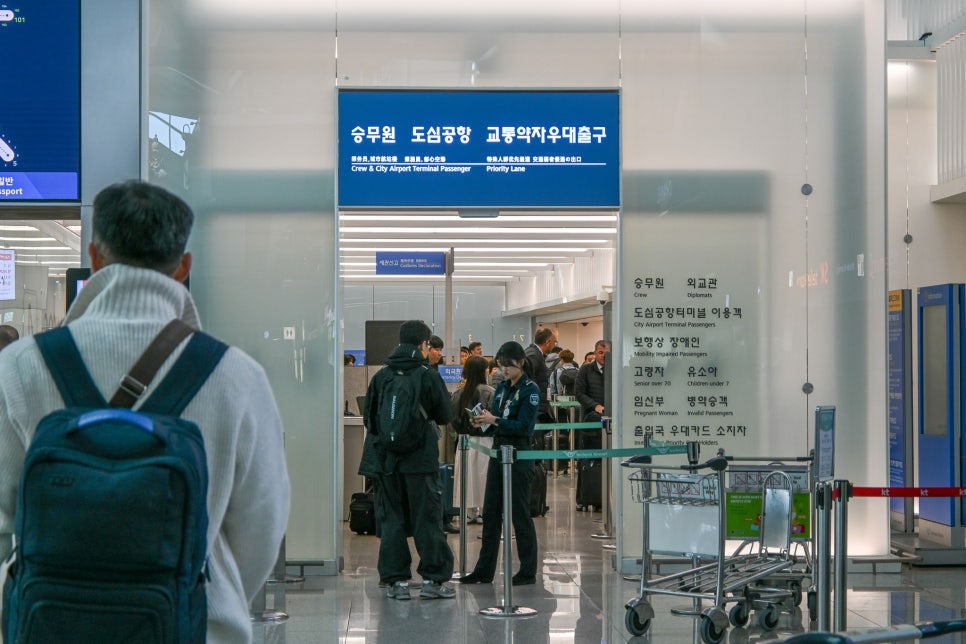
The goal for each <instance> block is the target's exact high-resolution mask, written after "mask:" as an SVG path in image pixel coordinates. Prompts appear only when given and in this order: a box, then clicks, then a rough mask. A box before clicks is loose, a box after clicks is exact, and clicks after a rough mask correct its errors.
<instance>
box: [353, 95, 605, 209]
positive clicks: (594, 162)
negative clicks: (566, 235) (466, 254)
mask: <svg viewBox="0 0 966 644" xmlns="http://www.w3.org/2000/svg"><path fill="white" fill-rule="evenodd" d="M338 103H339V115H338V124H339V125H338V139H339V141H338V144H339V181H338V189H339V197H338V201H339V205H340V206H341V207H360V208H363V207H402V208H407V207H408V208H414V207H423V208H426V207H440V208H544V207H546V208H555V207H570V208H617V207H619V205H620V109H619V108H620V95H619V94H618V92H617V90H566V91H565V90H543V91H513V90H365V89H343V90H339V96H338Z"/></svg>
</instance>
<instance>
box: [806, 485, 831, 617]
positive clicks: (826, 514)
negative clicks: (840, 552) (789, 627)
mask: <svg viewBox="0 0 966 644" xmlns="http://www.w3.org/2000/svg"><path fill="white" fill-rule="evenodd" d="M815 506H816V509H817V512H816V513H815V517H816V526H815V532H816V539H815V585H814V586H813V588H812V590H813V592H814V594H813V595H812V597H814V601H815V606H814V607H813V606H809V609H810V610H814V611H815V613H816V616H817V621H818V630H820V631H827V630H829V627H830V626H831V620H830V616H831V614H832V592H831V590H832V589H831V586H830V585H829V582H830V581H831V576H830V573H831V568H832V485H831V483H829V482H828V481H820V482H819V483H816V484H815Z"/></svg>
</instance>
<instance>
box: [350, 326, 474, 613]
mask: <svg viewBox="0 0 966 644" xmlns="http://www.w3.org/2000/svg"><path fill="white" fill-rule="evenodd" d="M431 336H432V331H431V330H430V328H429V327H428V326H427V325H426V324H425V323H424V322H423V321H421V320H409V321H407V322H404V323H403V324H402V326H401V327H400V329H399V346H398V347H396V350H395V351H393V353H392V355H390V356H389V357H388V358H387V359H386V366H385V367H384V368H382V369H381V370H379V372H378V373H377V374H376V375H375V377H373V379H372V382H371V383H369V389H368V390H367V392H366V409H365V411H364V413H363V420H364V422H365V425H366V427H367V428H368V430H369V433H370V434H373V440H371V441H368V440H367V441H366V448H365V453H364V454H363V465H362V467H361V468H360V471H361V470H362V469H368V470H371V471H373V472H372V473H373V474H377V477H376V481H377V482H376V486H375V488H376V489H375V504H376V507H375V510H376V525H377V526H378V527H379V536H380V543H379V563H378V569H379V579H380V580H381V581H383V582H385V583H388V584H389V592H388V596H389V598H390V599H397V600H406V599H409V598H410V590H409V579H410V578H411V577H412V570H411V565H412V556H411V555H410V553H409V542H408V541H407V537H408V535H412V537H413V540H414V541H415V543H416V552H418V553H419V566H418V567H417V569H416V572H417V573H419V575H420V577H422V579H423V583H422V587H421V589H420V593H419V596H420V597H421V598H423V599H435V598H450V597H453V596H454V595H455V591H454V590H453V589H452V588H450V587H448V586H444V585H443V582H444V581H448V580H449V579H450V577H452V576H453V551H452V550H450V547H449V544H447V543H446V535H445V534H444V533H443V525H442V520H441V517H442V515H443V508H442V499H441V495H442V489H441V486H440V480H439V447H438V443H437V441H438V439H439V427H438V425H445V424H446V423H448V422H449V420H450V419H451V418H452V415H453V414H452V406H451V405H450V395H449V393H448V392H447V391H446V385H445V384H443V379H442V378H440V375H439V373H438V372H436V371H433V370H431V369H429V368H428V367H427V365H426V358H425V353H427V352H428V351H429V340H430V337H431ZM414 369H415V370H420V373H421V374H422V375H421V377H420V404H421V406H422V408H423V410H424V411H425V414H426V416H427V417H428V418H427V419H426V421H425V422H424V423H423V431H424V433H425V435H424V440H423V441H422V444H421V445H420V446H418V447H417V448H416V449H415V450H414V451H412V452H410V453H406V454H400V453H397V452H391V451H389V450H387V449H385V447H384V446H381V445H380V433H379V427H378V418H379V413H378V412H379V396H380V393H381V392H382V391H383V390H384V387H385V386H386V383H387V382H388V381H389V380H390V379H391V378H393V377H400V376H397V375H395V374H396V372H404V373H405V374H407V375H410V374H411V373H412V371H413V370H414Z"/></svg>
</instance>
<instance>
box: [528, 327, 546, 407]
mask: <svg viewBox="0 0 966 644" xmlns="http://www.w3.org/2000/svg"><path fill="white" fill-rule="evenodd" d="M524 353H526V356H527V362H529V363H530V377H531V378H532V379H533V382H534V383H536V385H537V389H538V390H539V392H540V413H541V414H549V413H550V401H548V400H547V387H549V386H550V369H548V368H547V357H546V356H545V355H543V350H542V349H541V348H540V347H538V346H537V345H535V344H532V343H531V344H530V346H529V347H527V348H526V349H524Z"/></svg>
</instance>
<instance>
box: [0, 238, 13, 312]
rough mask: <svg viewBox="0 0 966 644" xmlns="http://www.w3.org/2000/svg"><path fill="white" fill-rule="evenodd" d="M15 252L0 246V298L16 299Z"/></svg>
mask: <svg viewBox="0 0 966 644" xmlns="http://www.w3.org/2000/svg"><path fill="white" fill-rule="evenodd" d="M16 262H17V252H16V251H13V250H9V249H7V248H0V300H15V299H17V279H16V278H17V272H16V267H15V264H16Z"/></svg>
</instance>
